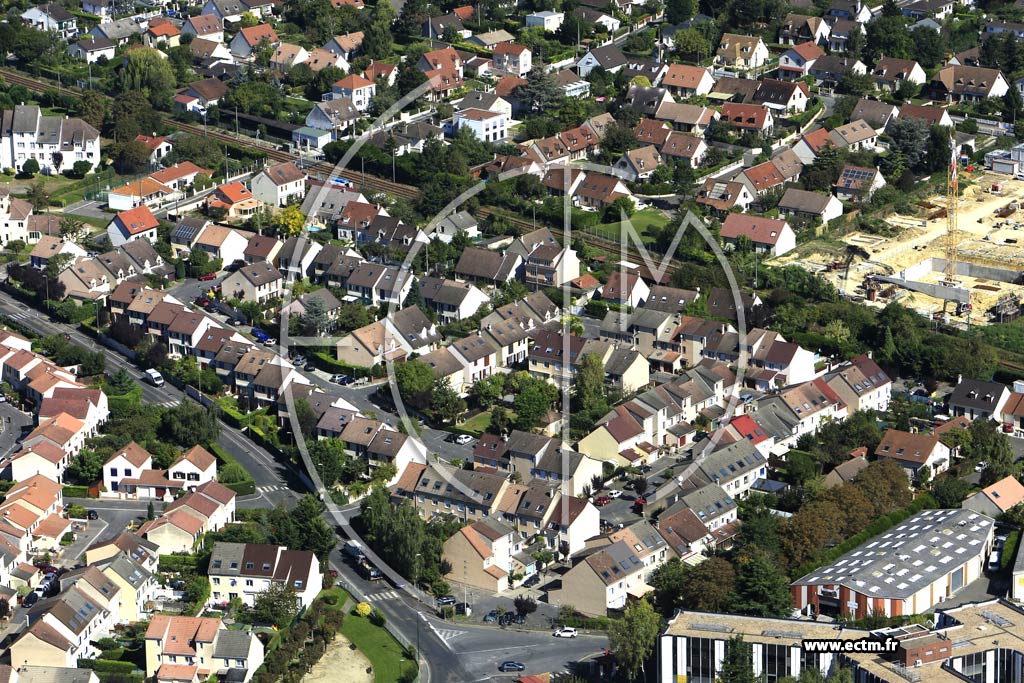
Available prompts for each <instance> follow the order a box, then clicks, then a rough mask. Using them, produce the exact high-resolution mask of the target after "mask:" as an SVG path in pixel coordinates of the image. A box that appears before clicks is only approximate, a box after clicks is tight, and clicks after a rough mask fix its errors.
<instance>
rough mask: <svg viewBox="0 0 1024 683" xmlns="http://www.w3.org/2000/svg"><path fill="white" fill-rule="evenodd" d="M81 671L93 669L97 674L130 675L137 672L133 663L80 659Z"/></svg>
mask: <svg viewBox="0 0 1024 683" xmlns="http://www.w3.org/2000/svg"><path fill="white" fill-rule="evenodd" d="M78 668H79V669H92V670H93V671H95V672H97V673H108V674H130V673H134V672H135V670H136V668H137V667H136V666H135V664H133V663H132V662H117V661H114V660H112V659H79V660H78Z"/></svg>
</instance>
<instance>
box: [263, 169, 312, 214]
mask: <svg viewBox="0 0 1024 683" xmlns="http://www.w3.org/2000/svg"><path fill="white" fill-rule="evenodd" d="M307 177H308V176H306V173H305V172H304V171H302V170H300V169H299V167H298V166H296V165H295V164H294V163H292V162H291V161H285V162H282V163H280V164H275V165H274V166H270V167H269V168H265V169H263V170H262V171H260V172H259V173H257V174H256V175H255V176H253V179H252V183H251V185H252V194H253V196H254V197H256V199H258V200H260V201H261V202H263V203H264V204H266V205H267V206H276V207H280V206H285V205H287V204H291V203H301V202H302V199H303V197H304V196H305V194H306V178H307Z"/></svg>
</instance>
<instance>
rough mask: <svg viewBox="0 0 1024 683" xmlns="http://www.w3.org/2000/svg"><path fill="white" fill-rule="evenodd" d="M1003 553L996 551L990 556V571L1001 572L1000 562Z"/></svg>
mask: <svg viewBox="0 0 1024 683" xmlns="http://www.w3.org/2000/svg"><path fill="white" fill-rule="evenodd" d="M1002 557H1003V553H1002V551H1000V550H998V549H996V550H993V551H992V553H991V554H990V555H989V556H988V571H989V573H994V572H997V571H999V565H1000V560H1002Z"/></svg>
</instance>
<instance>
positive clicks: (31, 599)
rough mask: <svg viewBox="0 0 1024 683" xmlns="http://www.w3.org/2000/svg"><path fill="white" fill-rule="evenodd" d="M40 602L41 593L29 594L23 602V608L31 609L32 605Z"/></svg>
mask: <svg viewBox="0 0 1024 683" xmlns="http://www.w3.org/2000/svg"><path fill="white" fill-rule="evenodd" d="M37 602H39V593H35V592H33V593H29V594H28V595H26V596H25V599H24V600H22V601H21V606H22V607H31V606H32V605H34V604H36V603H37Z"/></svg>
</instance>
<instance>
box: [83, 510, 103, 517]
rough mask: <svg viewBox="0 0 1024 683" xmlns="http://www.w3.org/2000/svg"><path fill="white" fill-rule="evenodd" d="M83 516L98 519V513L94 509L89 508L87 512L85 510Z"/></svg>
mask: <svg viewBox="0 0 1024 683" xmlns="http://www.w3.org/2000/svg"><path fill="white" fill-rule="evenodd" d="M85 516H86V517H88V518H89V519H99V518H100V513H98V512H96V511H95V510H89V512H87V513H86V514H85Z"/></svg>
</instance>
